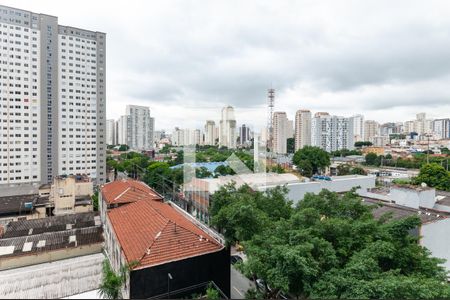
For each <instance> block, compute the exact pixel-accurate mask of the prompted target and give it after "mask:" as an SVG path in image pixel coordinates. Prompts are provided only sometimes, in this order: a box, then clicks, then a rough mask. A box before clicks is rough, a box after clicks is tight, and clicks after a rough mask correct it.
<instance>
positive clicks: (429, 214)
mask: <svg viewBox="0 0 450 300" xmlns="http://www.w3.org/2000/svg"><path fill="white" fill-rule="evenodd" d="M433 190H434V189H423V188H419V189H418V190H414V189H413V188H411V187H394V188H393V189H391V190H386V189H381V190H379V191H377V192H375V191H372V192H370V193H366V194H365V195H364V196H363V201H364V203H366V204H369V205H376V206H377V207H376V209H374V211H373V214H374V216H375V217H376V218H379V217H381V216H382V215H385V214H386V213H389V214H390V216H391V217H392V218H393V219H401V218H406V217H408V216H418V217H419V218H420V220H421V223H422V224H421V226H420V227H419V228H416V229H415V230H414V231H413V232H411V233H412V234H413V235H415V236H417V237H420V239H419V242H420V244H421V245H422V246H424V247H426V248H427V249H428V250H430V251H431V255H432V256H435V257H439V258H443V259H445V260H446V261H445V262H444V263H443V266H444V267H445V268H446V269H447V271H450V252H449V251H448V249H449V248H450V242H449V241H448V232H450V211H449V210H447V211H439V210H436V206H433V207H432V208H429V207H430V204H431V202H430V201H431V200H432V193H433ZM424 192H425V193H424ZM447 204H450V203H447ZM441 205H442V206H444V205H446V204H445V203H441ZM447 208H450V207H447Z"/></svg>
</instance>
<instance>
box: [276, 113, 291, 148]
mask: <svg viewBox="0 0 450 300" xmlns="http://www.w3.org/2000/svg"><path fill="white" fill-rule="evenodd" d="M288 126H289V122H288V118H287V115H286V113H285V112H279V111H277V112H274V113H273V124H272V128H273V152H275V153H278V154H286V153H287V138H288V136H287V132H288Z"/></svg>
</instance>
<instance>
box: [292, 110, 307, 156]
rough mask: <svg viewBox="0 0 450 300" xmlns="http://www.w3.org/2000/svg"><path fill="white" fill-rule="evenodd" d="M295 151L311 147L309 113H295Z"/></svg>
mask: <svg viewBox="0 0 450 300" xmlns="http://www.w3.org/2000/svg"><path fill="white" fill-rule="evenodd" d="M294 135H295V151H297V150H299V149H301V148H303V147H305V146H310V145H311V112H310V111H309V110H303V109H300V110H297V112H296V113H295V129H294Z"/></svg>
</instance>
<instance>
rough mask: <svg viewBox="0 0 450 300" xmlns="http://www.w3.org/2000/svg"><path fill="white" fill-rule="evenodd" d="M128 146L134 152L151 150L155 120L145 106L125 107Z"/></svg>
mask: <svg viewBox="0 0 450 300" xmlns="http://www.w3.org/2000/svg"><path fill="white" fill-rule="evenodd" d="M126 110H127V117H128V122H129V124H128V125H129V126H128V146H129V147H130V148H131V149H136V150H149V149H153V146H154V145H153V131H154V126H155V120H154V119H153V118H151V117H150V108H148V107H147V106H139V105H127V107H126Z"/></svg>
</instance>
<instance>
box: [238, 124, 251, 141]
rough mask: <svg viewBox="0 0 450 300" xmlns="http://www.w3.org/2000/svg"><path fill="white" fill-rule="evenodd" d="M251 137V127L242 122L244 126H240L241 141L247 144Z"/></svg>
mask: <svg viewBox="0 0 450 300" xmlns="http://www.w3.org/2000/svg"><path fill="white" fill-rule="evenodd" d="M250 139H251V138H250V127H248V126H247V125H245V124H242V126H241V127H239V143H240V144H241V145H245V144H247V143H249V142H250Z"/></svg>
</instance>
